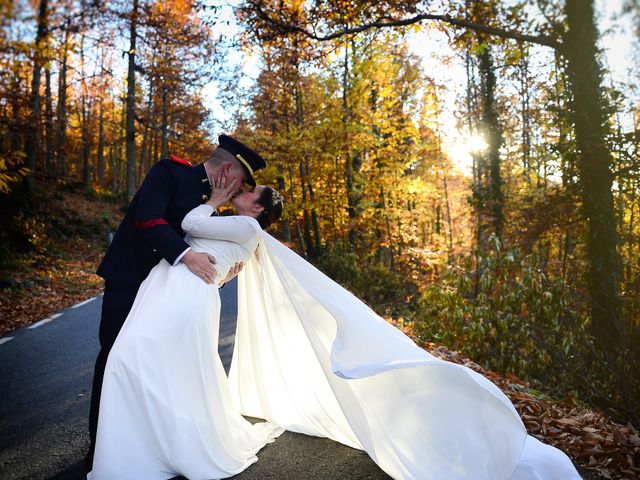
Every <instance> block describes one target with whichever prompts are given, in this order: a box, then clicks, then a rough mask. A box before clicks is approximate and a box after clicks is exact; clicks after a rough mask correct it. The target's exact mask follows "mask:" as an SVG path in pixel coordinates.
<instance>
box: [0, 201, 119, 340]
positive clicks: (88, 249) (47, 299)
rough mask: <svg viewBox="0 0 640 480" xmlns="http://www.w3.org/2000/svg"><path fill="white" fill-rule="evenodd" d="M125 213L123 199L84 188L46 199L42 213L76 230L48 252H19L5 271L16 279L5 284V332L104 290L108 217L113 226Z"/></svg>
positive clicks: (1, 328) (1, 307) (1, 316)
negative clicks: (100, 272)
mask: <svg viewBox="0 0 640 480" xmlns="http://www.w3.org/2000/svg"><path fill="white" fill-rule="evenodd" d="M121 216H122V212H121V211H120V210H119V206H118V205H117V204H114V203H112V202H108V201H101V200H99V199H96V198H87V197H86V195H85V194H83V193H82V192H73V191H68V192H64V195H61V196H59V197H54V198H52V199H50V200H49V201H47V202H44V206H43V207H42V211H40V212H39V215H38V218H41V219H47V218H49V219H56V221H57V222H58V223H59V224H60V226H59V228H60V227H62V228H63V229H64V228H67V229H68V230H69V232H71V233H70V234H69V235H68V236H64V235H61V236H60V238H56V240H49V242H48V246H47V247H43V248H46V251H40V252H37V251H35V252H31V253H29V254H16V256H15V258H13V259H12V260H13V262H12V266H13V268H12V269H11V270H10V271H1V272H0V278H2V279H3V280H4V281H10V282H11V286H10V287H8V288H3V289H0V336H1V335H5V334H7V333H8V332H11V331H12V330H15V329H16V328H19V327H22V326H25V325H29V324H32V323H34V322H37V321H39V320H43V319H45V318H48V317H50V316H51V315H52V314H54V313H56V312H59V311H61V310H64V309H65V308H68V307H70V306H72V305H74V304H76V303H78V302H81V301H83V300H86V299H87V298H90V297H93V296H95V295H97V294H98V293H100V292H101V291H102V289H103V285H104V282H103V280H102V279H101V278H100V277H98V276H97V275H95V273H94V272H95V270H96V267H97V265H98V263H99V262H100V260H101V258H102V255H103V254H104V250H105V245H106V242H105V238H104V237H105V234H104V230H108V227H109V226H108V225H107V224H106V221H105V219H106V220H107V221H109V222H110V223H111V225H113V224H117V222H118V220H119V218H120V217H121ZM58 235H60V233H59V231H58Z"/></svg>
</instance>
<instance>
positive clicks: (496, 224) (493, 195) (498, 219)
mask: <svg viewBox="0 0 640 480" xmlns="http://www.w3.org/2000/svg"><path fill="white" fill-rule="evenodd" d="M480 73H481V76H482V86H483V89H482V90H483V92H482V93H483V103H484V108H483V112H482V124H483V130H484V135H485V139H486V142H487V145H488V147H487V151H486V156H487V163H488V165H489V192H488V193H489V198H488V199H487V200H488V201H489V205H488V207H489V208H488V211H489V212H488V213H490V215H491V220H492V223H493V233H494V234H495V235H496V236H497V237H498V239H500V240H502V227H503V224H504V196H503V194H502V178H501V176H500V147H501V146H502V140H503V139H502V131H501V128H500V124H499V122H498V114H497V112H496V109H495V87H496V76H495V73H494V68H493V60H492V58H491V53H490V52H489V48H488V47H487V48H486V49H485V50H484V51H483V52H482V54H481V55H480Z"/></svg>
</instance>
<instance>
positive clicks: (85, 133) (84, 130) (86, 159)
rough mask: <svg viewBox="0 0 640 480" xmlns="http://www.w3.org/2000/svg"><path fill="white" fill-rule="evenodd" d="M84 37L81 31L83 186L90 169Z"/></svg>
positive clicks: (87, 182)
mask: <svg viewBox="0 0 640 480" xmlns="http://www.w3.org/2000/svg"><path fill="white" fill-rule="evenodd" d="M84 38H85V34H84V32H82V35H81V39H80V74H81V75H82V97H81V99H80V108H81V111H80V130H81V138H82V183H83V184H84V186H85V187H89V186H90V185H91V171H90V167H89V154H90V150H91V143H90V134H89V119H90V116H91V100H89V94H88V91H87V80H86V77H87V75H86V72H85V62H84Z"/></svg>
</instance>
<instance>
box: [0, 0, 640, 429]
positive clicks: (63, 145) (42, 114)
mask: <svg viewBox="0 0 640 480" xmlns="http://www.w3.org/2000/svg"><path fill="white" fill-rule="evenodd" d="M608 5H609V9H610V11H611V10H613V13H614V18H613V22H611V21H610V20H611V18H608V19H607V20H608V21H609V23H608V24H607V25H608V27H607V29H605V30H604V31H603V30H602V28H601V29H600V30H599V28H598V25H600V26H602V25H603V20H602V12H601V11H600V10H598V9H595V8H594V5H593V2H590V1H578V0H567V1H566V2H565V1H560V0H557V1H556V0H535V1H533V0H509V1H507V0H505V1H496V0H490V1H483V2H473V1H469V0H466V1H447V2H444V1H431V2H430V1H426V0H424V1H402V0H396V1H393V0H382V1H378V2H375V3H372V2H366V1H360V0H350V1H343V0H326V1H317V2H304V1H300V0H286V1H280V2H272V1H263V0H246V1H244V2H238V3H235V4H233V5H231V6H229V5H226V4H225V5H222V4H219V3H216V2H206V1H200V0H165V1H154V0H128V1H124V0H113V1H110V2H98V1H95V2H91V1H82V0H81V1H78V0H38V1H35V0H31V1H27V0H13V1H12V0H0V22H1V23H2V30H1V32H0V62H1V68H0V72H1V73H0V95H1V96H0V208H1V209H2V217H1V222H2V225H1V231H0V242H1V243H0V271H1V273H2V275H1V282H0V283H1V285H0V286H1V287H2V290H0V292H1V293H0V298H4V300H3V301H4V307H5V308H4V309H3V310H2V311H3V315H7V316H9V315H11V311H12V310H11V309H12V308H14V309H17V308H19V307H18V306H17V305H12V304H11V301H13V300H15V299H17V298H23V297H20V296H19V295H18V293H20V292H22V293H21V294H23V295H24V294H25V289H27V290H28V289H29V288H31V287H33V286H34V285H33V284H23V283H20V282H16V281H15V280H14V279H15V278H18V277H20V275H21V274H20V272H25V271H27V270H29V269H34V268H36V266H38V265H39V266H43V265H44V267H46V266H47V265H49V266H51V265H53V263H51V262H54V260H53V258H54V257H55V256H56V255H62V257H64V256H65V255H66V256H69V255H71V256H73V255H75V257H73V258H74V259H76V260H78V259H79V260H78V261H81V263H82V265H84V267H83V268H85V267H86V269H87V270H88V271H91V272H92V271H93V270H92V269H93V268H95V265H96V264H97V262H98V261H99V259H100V256H101V254H102V252H103V251H104V248H105V246H106V242H105V240H104V237H105V236H106V233H107V232H108V231H110V230H113V229H114V228H115V227H116V226H117V223H118V221H119V217H120V216H121V215H122V211H121V210H120V209H121V208H122V207H124V206H125V205H126V203H127V201H128V200H129V199H130V198H131V197H132V195H133V193H134V192H135V190H136V189H137V187H138V185H139V183H140V181H141V179H142V178H143V177H144V175H145V172H146V171H147V170H148V169H149V167H150V166H151V165H153V163H155V162H156V161H157V160H158V159H159V158H162V157H165V156H167V155H168V154H169V153H174V154H176V155H178V156H181V157H183V158H187V159H189V160H191V161H192V162H193V163H199V162H201V161H203V160H205V159H206V158H207V156H208V155H209V154H210V153H211V151H212V149H213V148H215V141H216V138H217V137H216V134H217V133H222V132H232V133H233V134H235V135H236V136H237V137H238V138H241V139H242V140H243V141H245V142H246V143H248V144H250V145H252V146H253V147H255V149H256V150H258V151H259V152H261V153H262V154H264V156H265V157H266V159H267V161H268V163H269V167H268V168H267V169H266V171H265V172H264V173H262V174H261V175H260V177H259V179H260V181H261V182H262V183H267V184H272V185H274V186H275V187H276V188H278V189H279V190H280V191H281V192H282V193H283V194H284V196H285V200H286V212H285V216H284V219H283V221H282V222H281V223H280V224H279V225H278V227H277V228H276V229H275V230H274V232H273V233H274V234H275V235H276V236H278V237H279V238H281V239H282V240H283V241H285V242H287V243H288V244H289V245H290V246H292V247H293V248H295V249H296V250H297V251H298V252H299V253H300V254H301V255H303V256H305V257H306V258H308V259H309V260H310V261H312V262H313V263H315V264H316V265H317V266H318V267H319V268H321V269H322V270H324V271H325V272H327V273H328V274H329V275H330V276H332V277H333V278H335V279H336V280H337V281H338V282H340V283H341V284H343V285H344V286H345V287H347V288H349V289H350V290H351V291H352V292H354V293H355V294H356V295H358V296H359V297H360V298H362V299H364V300H365V301H366V302H367V303H368V304H369V305H371V306H372V307H373V308H374V309H375V310H376V311H378V312H379V313H380V314H382V315H384V316H386V317H389V318H392V319H393V321H394V322H397V324H399V325H400V326H403V327H404V328H406V329H407V330H409V331H411V332H412V334H413V335H415V337H416V338H417V339H419V340H421V341H425V342H427V341H429V342H434V343H436V344H439V345H445V346H447V347H449V348H451V349H455V350H459V351H461V352H463V353H465V354H466V355H468V356H470V357H472V358H473V359H474V360H476V361H478V362H479V363H481V364H482V365H484V366H485V367H487V368H490V369H493V370H496V371H499V372H502V373H505V374H513V375H517V376H518V377H520V378H522V379H524V380H526V381H528V382H530V383H531V384H532V385H533V386H535V387H537V388H540V389H541V390H544V391H546V392H549V393H551V394H552V395H554V396H555V397H558V398H573V399H574V400H576V401H579V402H581V403H583V404H585V405H589V406H593V407H595V408H598V409H600V410H603V411H606V412H607V413H608V414H609V415H611V416H612V417H613V418H615V419H616V420H618V421H620V422H622V423H626V422H631V423H633V424H634V425H636V426H638V425H640V369H639V368H638V365H640V333H639V331H640V241H639V236H640V222H639V219H638V216H639V215H640V210H639V205H638V204H639V202H640V195H639V194H640V191H639V188H640V185H639V181H640V165H639V163H638V162H639V160H640V157H639V152H638V146H639V141H640V137H639V131H638V120H640V117H639V114H640V110H639V107H640V103H639V96H638V87H639V85H640V70H639V69H638V65H640V62H638V61H635V62H633V61H631V62H629V65H630V68H629V69H628V70H627V71H626V72H625V73H624V75H623V76H621V75H619V74H618V75H617V76H616V75H614V74H613V73H612V72H614V71H615V69H614V68H611V65H610V64H609V63H608V60H607V58H608V57H607V56H606V55H604V54H603V52H602V50H601V47H602V43H601V37H602V36H603V35H604V36H605V37H606V36H607V35H610V34H611V30H612V31H614V32H615V31H616V29H618V32H617V33H620V31H619V29H620V28H621V27H620V25H622V24H624V25H627V26H628V30H627V31H626V32H624V33H626V35H627V36H628V39H629V45H631V46H630V47H629V48H628V50H626V51H625V52H624V54H623V55H622V56H623V57H625V58H635V59H636V60H637V58H638V57H637V55H638V49H637V42H638V39H640V2H638V0H622V1H620V2H614V4H613V5H614V6H613V7H611V2H609V3H608ZM596 6H597V5H596ZM230 11H232V12H233V13H232V16H231V17H230V13H229V12H230ZM610 13H611V12H610ZM232 23H234V24H235V27H234V26H233V25H231V24H232ZM416 38H419V39H420V40H418V42H420V41H422V42H429V45H427V44H425V45H424V51H425V52H427V51H428V52H430V54H431V61H430V62H427V67H425V61H424V59H425V54H424V52H423V54H420V52H419V49H420V48H419V43H418V44H417V45H418V53H416V52H417V50H416V41H417V40H416ZM617 53H618V57H617V58H620V54H619V53H620V52H617ZM456 66H457V67H456ZM455 68H458V70H459V71H462V72H463V74H462V77H460V76H458V77H455V78H456V79H457V80H458V81H452V80H451V78H452V77H451V71H452V69H455ZM248 72H249V74H248ZM212 96H215V100H213V101H212ZM212 102H213V103H212ZM463 160H466V162H463ZM70 198H71V199H74V200H73V201H74V202H75V204H76V206H77V205H80V208H81V209H85V210H87V211H88V210H91V209H92V208H96V207H95V205H98V204H99V205H106V206H107V207H106V210H105V211H104V212H102V213H100V214H98V215H97V216H95V215H94V217H93V218H99V221H93V223H90V224H87V223H86V222H85V223H83V222H82V219H78V218H76V217H77V215H76V217H73V218H72V217H70V215H69V208H68V207H66V206H65V205H64V204H63V203H62V202H63V200H69V199H70ZM96 202H102V203H96ZM54 205H58V207H56V208H57V209H52V208H53V207H52V206H54ZM100 208H102V207H100ZM82 238H92V239H93V240H92V241H91V242H88V243H86V245H85V247H84V248H82V247H81V246H80V244H81V243H82ZM96 239H97V240H96ZM78 251H80V252H81V255H80V256H78ZM74 252H75V253H74ZM56 265H57V264H56ZM87 265H88V266H87ZM54 270H55V268H54ZM56 275H57V276H58V277H60V278H63V279H65V278H66V280H69V279H68V277H70V276H73V275H72V274H70V273H69V271H68V270H64V269H62V271H58V272H57V273H56V272H52V271H51V269H49V271H46V272H44V273H42V272H41V274H40V277H39V278H40V280H38V281H37V282H36V283H38V282H44V283H46V282H47V281H49V282H51V278H53V277H55V276H56ZM90 276H91V275H90V274H87V275H81V276H80V280H81V281H84V282H86V284H87V285H89V286H90V287H91V288H94V289H96V288H97V289H99V288H100V286H99V280H97V279H96V278H89V277H90ZM47 278H48V279H49V280H46V279H47ZM56 278H57V277H56ZM74 288H77V289H78V292H77V293H78V294H80V292H82V291H83V290H82V287H81V285H80V286H79V285H76V287H74ZM87 288H88V287H87ZM16 295H17V296H16ZM7 299H9V300H7ZM7 312H8V313H7ZM32 320H35V319H32ZM5 323H6V325H12V324H11V323H10V322H5ZM14 326H15V325H14ZM3 331H6V328H5V329H4V330H3Z"/></svg>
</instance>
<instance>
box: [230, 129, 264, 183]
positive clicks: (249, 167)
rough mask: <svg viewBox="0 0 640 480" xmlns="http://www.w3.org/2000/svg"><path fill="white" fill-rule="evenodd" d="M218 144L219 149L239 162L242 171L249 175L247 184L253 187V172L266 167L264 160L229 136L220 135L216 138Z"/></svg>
mask: <svg viewBox="0 0 640 480" xmlns="http://www.w3.org/2000/svg"><path fill="white" fill-rule="evenodd" d="M218 144H219V146H220V148H223V149H225V150H226V151H227V152H229V153H231V154H232V155H233V156H234V157H236V158H237V159H238V160H239V161H240V163H241V164H242V166H243V167H244V169H245V170H246V171H247V173H248V174H249V175H248V177H247V183H248V184H249V185H253V186H254V187H255V186H256V181H255V180H254V179H253V172H255V171H256V170H260V169H261V168H264V167H266V166H267V162H266V161H265V159H264V158H262V157H261V156H260V155H259V154H258V153H257V152H256V151H254V150H252V149H251V148H249V147H247V146H246V145H245V144H244V143H242V142H240V141H238V140H236V139H235V138H233V137H230V136H229V135H225V134H222V135H220V136H219V137H218Z"/></svg>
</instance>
